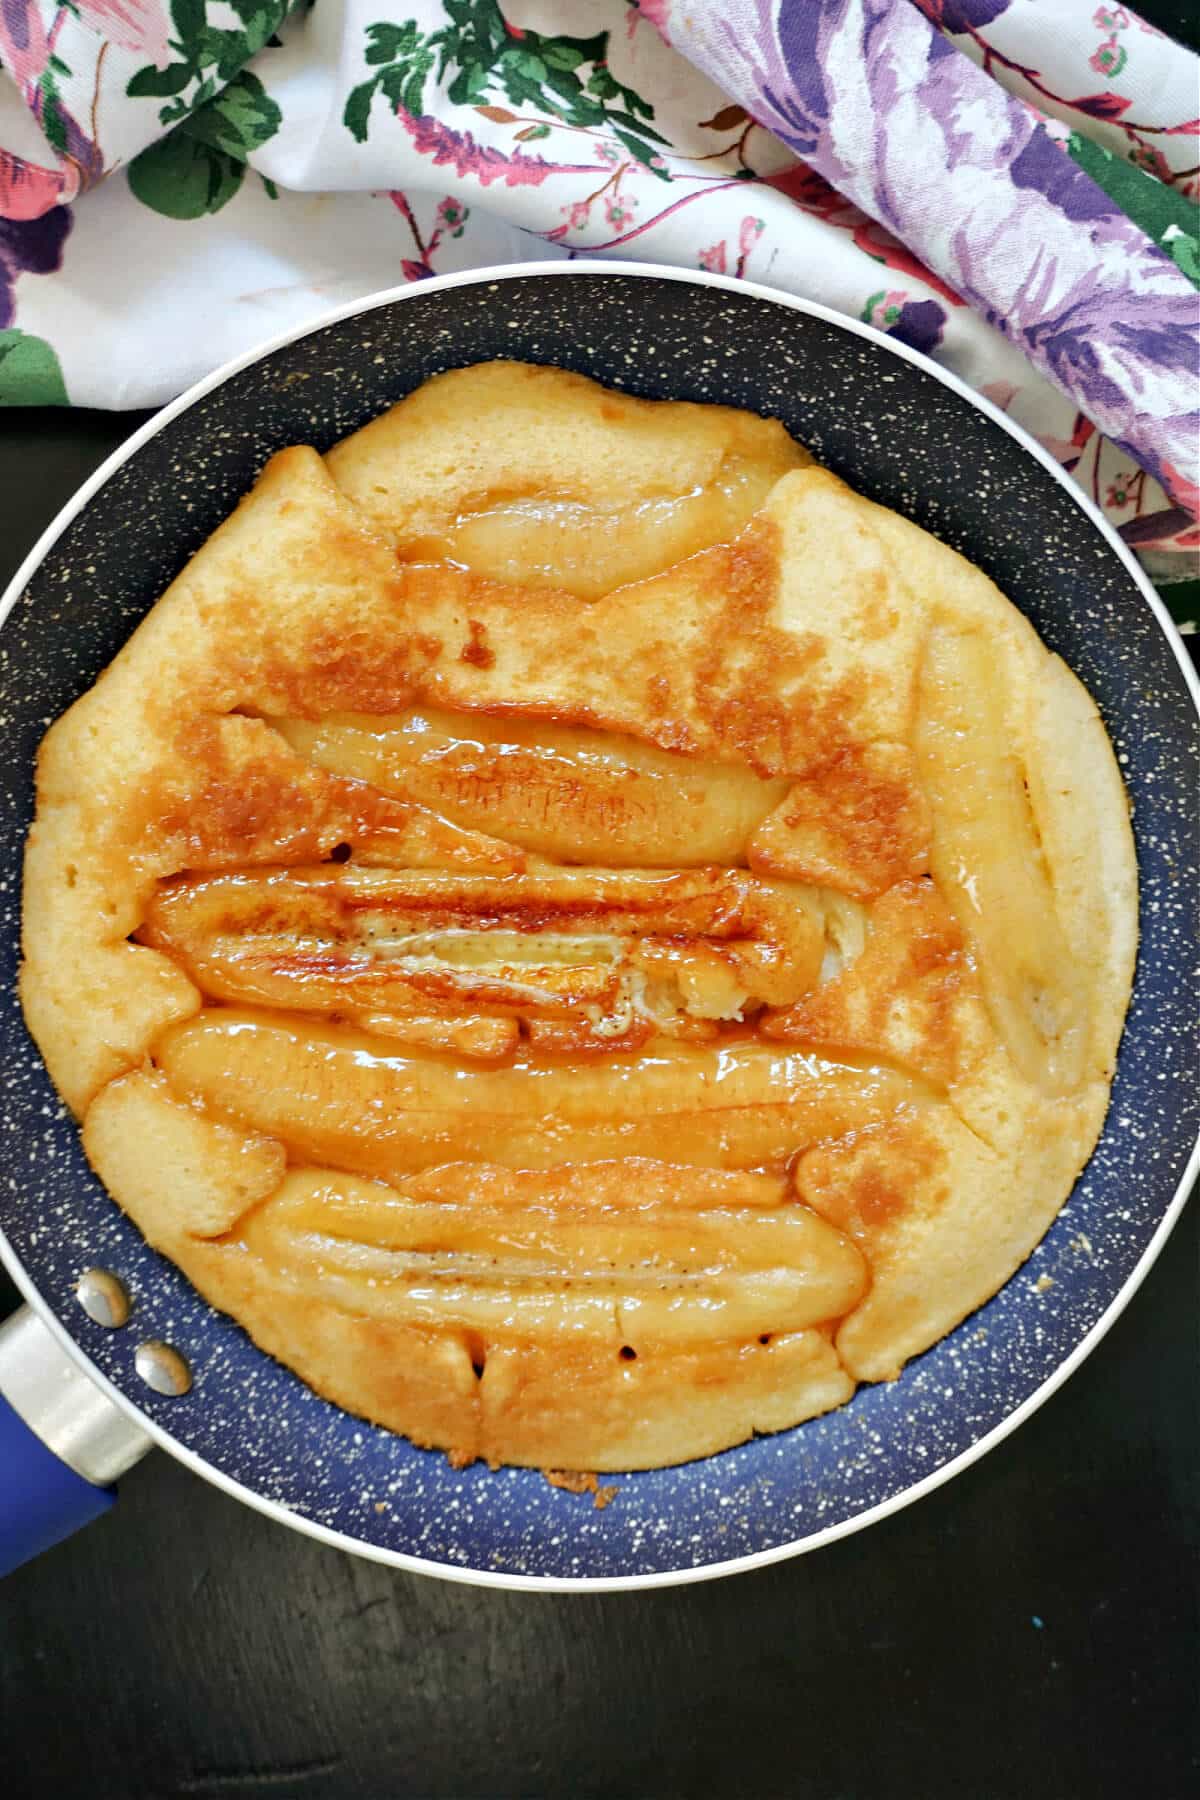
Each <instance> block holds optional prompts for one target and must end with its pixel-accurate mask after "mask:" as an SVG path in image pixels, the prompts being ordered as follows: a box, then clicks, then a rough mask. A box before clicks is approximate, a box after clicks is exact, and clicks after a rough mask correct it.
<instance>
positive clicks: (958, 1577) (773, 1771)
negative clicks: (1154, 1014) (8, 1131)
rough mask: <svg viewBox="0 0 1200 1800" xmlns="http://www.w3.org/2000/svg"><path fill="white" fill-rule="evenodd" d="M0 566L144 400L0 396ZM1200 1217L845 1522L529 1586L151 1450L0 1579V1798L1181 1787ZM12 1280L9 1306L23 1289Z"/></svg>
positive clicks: (1189, 1719)
mask: <svg viewBox="0 0 1200 1800" xmlns="http://www.w3.org/2000/svg"><path fill="white" fill-rule="evenodd" d="M0 421H2V422H0V586H2V585H3V583H4V582H5V581H7V579H8V577H9V575H10V574H11V573H12V571H13V569H15V567H16V565H17V563H18V562H19V560H20V559H21V557H22V556H23V555H24V553H25V551H26V549H27V548H28V547H29V546H30V544H32V542H33V540H34V538H35V536H36V535H37V534H38V532H39V531H40V530H41V529H42V527H43V525H45V524H46V523H48V522H49V520H50V519H51V518H52V517H53V515H54V513H55V512H56V511H57V510H58V508H59V507H60V506H61V505H62V504H63V502H65V501H66V500H67V499H68V498H69V497H70V495H71V493H72V492H73V491H74V490H75V488H76V487H77V486H78V485H79V483H80V482H81V481H82V480H83V479H84V477H85V476H86V475H87V474H88V473H89V472H90V471H91V469H92V468H93V467H94V466H95V465H96V464H97V463H98V462H99V461H100V460H101V458H102V456H103V455H105V454H106V453H107V452H108V450H110V449H111V448H113V447H115V446H116V444H117V443H119V442H120V441H121V439H122V438H123V436H124V435H125V434H126V433H127V432H128V431H129V430H131V429H132V428H133V427H134V425H136V424H137V423H140V415H139V416H133V415H124V416H122V417H111V416H109V417H105V416H104V415H99V414H85V413H74V414H66V413H59V414H55V413H40V414H11V413H10V414H7V415H0ZM1198 1244H1200V1212H1198V1211H1197V1209H1196V1208H1195V1207H1194V1206H1193V1207H1192V1208H1191V1209H1189V1211H1188V1212H1187V1213H1186V1214H1185V1216H1184V1219H1183V1221H1182V1223H1181V1224H1180V1226H1179V1227H1178V1228H1177V1230H1176V1232H1175V1234H1174V1236H1173V1238H1172V1240H1171V1242H1170V1243H1169V1244H1168V1246H1167V1248H1166V1250H1165V1252H1164V1254H1163V1256H1162V1258H1161V1259H1160V1261H1159V1262H1158V1264H1157V1265H1156V1267H1155V1268H1154V1269H1153V1270H1152V1271H1151V1274H1150V1276H1149V1278H1148V1280H1147V1282H1146V1284H1145V1286H1144V1287H1143V1288H1142V1290H1141V1291H1140V1293H1139V1294H1138V1295H1137V1296H1136V1298H1135V1299H1134V1301H1133V1303H1132V1304H1131V1306H1130V1308H1129V1310H1128V1312H1127V1313H1126V1314H1125V1315H1124V1316H1123V1317H1122V1318H1121V1319H1120V1320H1119V1321H1118V1323H1117V1325H1116V1326H1115V1328H1114V1329H1113V1331H1112V1332H1111V1334H1110V1335H1109V1337H1108V1338H1107V1339H1106V1340H1105V1342H1104V1343H1103V1344H1102V1345H1101V1346H1100V1348H1099V1349H1098V1350H1097V1352H1096V1353H1095V1355H1094V1356H1093V1357H1092V1359H1091V1360H1090V1361H1089V1362H1088V1363H1087V1364H1086V1365H1085V1367H1084V1368H1083V1369H1082V1370H1081V1371H1080V1372H1079V1373H1078V1374H1077V1375H1075V1376H1074V1377H1073V1379H1072V1380H1071V1381H1070V1382H1069V1383H1068V1384H1067V1386H1066V1388H1065V1389H1063V1390H1062V1391H1060V1392H1059V1393H1058V1394H1057V1395H1056V1396H1055V1397H1054V1398H1053V1399H1052V1400H1051V1401H1050V1402H1049V1403H1048V1404H1047V1405H1046V1406H1045V1407H1043V1408H1042V1410H1041V1411H1040V1412H1039V1413H1037V1414H1036V1416H1035V1417H1034V1418H1033V1419H1032V1420H1031V1421H1030V1422H1029V1423H1028V1424H1026V1425H1025V1426H1024V1427H1023V1428H1022V1429H1021V1430H1020V1431H1019V1432H1018V1433H1017V1434H1016V1435H1015V1436H1014V1437H1013V1438H1011V1439H1010V1440H1009V1441H1008V1442H1006V1443H1004V1444H1003V1445H1001V1446H1000V1447H999V1448H998V1449H997V1450H995V1451H994V1452H993V1453H992V1454H991V1455H990V1456H988V1457H987V1458H986V1459H985V1460H984V1461H983V1462H982V1463H980V1464H978V1465H976V1466H975V1467H973V1468H971V1469H969V1470H968V1471H967V1472H966V1473H965V1474H963V1475H962V1476H960V1477H959V1478H958V1479H957V1480H956V1481H954V1482H952V1483H951V1484H950V1485H949V1486H948V1487H946V1488H943V1489H941V1490H940V1491H938V1492H937V1493H935V1494H933V1495H931V1496H930V1497H929V1498H927V1499H925V1500H924V1501H922V1502H920V1503H919V1504H918V1505H916V1506H914V1507H912V1508H910V1509H909V1510H907V1511H905V1512H903V1513H901V1514H899V1515H898V1516H895V1517H892V1518H890V1519H887V1520H885V1521H884V1522H883V1523H882V1524H880V1525H877V1526H875V1527H873V1528H872V1529H871V1530H869V1531H868V1532H866V1533H863V1534H861V1535H859V1536H856V1537H853V1538H850V1539H848V1540H846V1541H844V1542H842V1543H839V1544H836V1545H834V1546H832V1547H831V1548H829V1549H826V1550H822V1551H819V1552H817V1553H815V1554H813V1555H810V1556H806V1557H803V1558H800V1559H798V1560H796V1561H793V1562H789V1563H783V1564H780V1565H777V1566H775V1567H772V1568H769V1569H765V1570H763V1571H761V1572H758V1573H754V1574H749V1575H742V1576H738V1577H734V1578H732V1579H729V1580H726V1581H723V1582H717V1583H711V1584H706V1585H701V1586H696V1587H688V1588H678V1589H672V1590H665V1591H662V1592H652V1593H642V1594H631V1595H624V1594H613V1595H594V1596H591V1595H573V1594H568V1595H539V1594H508V1593H496V1592H490V1591H487V1590H481V1589H473V1588H466V1587H457V1586H452V1585H449V1584H446V1583H443V1582H439V1581H434V1580H432V1579H429V1578H427V1577H421V1576H411V1575H405V1574H401V1573H397V1572H393V1571H391V1570H388V1569H384V1568H380V1567H377V1566H375V1565H373V1564H368V1563H364V1562H360V1561H357V1560H356V1559H354V1558H351V1557H349V1556H346V1555H343V1554H341V1553H340V1552H337V1551H334V1550H330V1549H326V1548H324V1547H322V1546H319V1545H317V1544H315V1543H312V1542H310V1541H309V1540H307V1539H305V1538H301V1537H299V1536H297V1535H296V1534H294V1533H291V1532H288V1531H286V1530H284V1529H283V1528H282V1527H280V1526H278V1525H275V1524H272V1523H270V1522H268V1521H267V1520H265V1519H263V1518H261V1517H259V1516H258V1515H257V1514H254V1513H252V1512H250V1511H248V1510H247V1509H245V1508H243V1507H241V1506H239V1505H237V1504H236V1503H235V1502H234V1501H232V1500H230V1499H228V1498H227V1497H225V1496H224V1495H223V1494H221V1493H219V1492H217V1491H216V1490H215V1489H212V1488H209V1487H207V1486H206V1485H205V1484H204V1483H202V1482H200V1481H199V1480H197V1479H196V1478H194V1477H193V1476H191V1475H189V1474H188V1473H187V1472H186V1471H185V1470H183V1469H182V1468H181V1467H179V1466H177V1465H175V1464H173V1463H172V1462H171V1461H170V1460H169V1459H168V1458H167V1457H165V1456H163V1455H161V1454H155V1455H152V1456H151V1457H150V1458H148V1459H147V1461H146V1462H145V1463H143V1464H142V1465H140V1466H139V1467H138V1468H137V1469H135V1470H134V1471H133V1472H132V1473H131V1474H130V1475H129V1476H128V1477H127V1478H126V1479H125V1481H124V1482H123V1484H122V1495H121V1500H120V1503H119V1504H118V1506H117V1507H116V1509H115V1510H114V1512H113V1513H112V1514H110V1515H109V1517H108V1518H106V1519H105V1520H103V1521H102V1522H101V1523H100V1524H98V1525H96V1526H94V1527H92V1528H91V1529H90V1530H89V1531H88V1532H87V1533H85V1534H84V1535H83V1536H81V1537H80V1538H77V1539H76V1540H74V1541H73V1542H71V1543H68V1544H65V1545H63V1546H60V1547H59V1548H58V1549H57V1550H54V1551H52V1552H51V1553H50V1554H49V1555H47V1556H45V1557H43V1558H42V1559H41V1560H40V1561H39V1562H37V1563H35V1564H33V1565H31V1566H30V1567H28V1568H26V1569H24V1570H22V1571H20V1572H19V1573H17V1574H16V1575H14V1576H12V1577H10V1578H9V1579H8V1580H7V1581H6V1582H5V1583H4V1585H3V1588H2V1589H0V1792H2V1793H3V1794H4V1795H5V1797H6V1800H25V1797H26V1796H30V1797H32V1796H38V1797H39V1800H41V1796H53V1797H54V1800H59V1797H62V1800H73V1796H75V1795H80V1796H83V1795H86V1796H88V1800H174V1797H175V1796H180V1797H185V1796H196V1795H199V1796H212V1797H213V1800H227V1797H229V1796H234V1797H237V1796H258V1795H271V1796H284V1797H285V1800H293V1797H294V1800H389V1797H390V1796H393V1795H396V1796H408V1795H413V1796H425V1795H429V1796H443V1795H445V1796H459V1795H463V1796H466V1795H501V1796H509V1795H538V1794H548V1795H558V1794H570V1795H592V1794H596V1795H609V1794H619V1795H623V1794H637V1795H643V1794H644V1795H654V1796H671V1795H686V1796H693V1795H708V1794H731V1795H741V1794H747V1795H755V1796H760V1795H781V1796H782V1795H787V1796H797V1797H804V1800H807V1797H808V1796H812V1797H813V1800H889V1797H890V1796H901V1797H903V1800H909V1797H910V1796H911V1797H913V1800H937V1797H938V1796H941V1795H946V1796H950V1795H953V1796H956V1800H961V1797H969V1800H974V1797H976V1796H980V1797H986V1800H1007V1797H1008V1796H1013V1797H1014V1800H1015V1797H1016V1796H1026V1795H1035V1796H1042V1795H1045V1796H1053V1797H1055V1800H1057V1797H1060V1796H1061V1797H1064V1800H1075V1797H1076V1796H1078V1797H1079V1800H1084V1797H1087V1800H1092V1797H1093V1796H1097V1797H1101V1800H1103V1797H1106V1796H1109V1795H1111V1796H1114V1800H1115V1797H1116V1796H1120V1797H1121V1800H1126V1796H1127V1795H1128V1794H1129V1793H1130V1792H1131V1791H1132V1792H1133V1793H1135V1794H1138V1795H1143V1794H1145V1795H1147V1796H1153V1800H1172V1797H1174V1796H1183V1795H1185V1794H1189V1793H1192V1792H1194V1791H1196V1782H1197V1777H1198V1772H1200V1729H1198V1718H1200V1709H1198V1706H1197V1699H1198V1695H1197V1666H1198V1657H1197V1651H1198V1649H1200V1618H1198V1613H1200V1608H1198V1604H1197V1599H1198V1596H1197V1583H1196V1566H1197V1565H1196V1554H1197V1549H1198V1548H1200V1458H1198V1456H1197V1446H1198V1443H1200V1395H1198V1390H1197V1383H1196V1367H1197V1349H1198V1348H1200V1324H1198V1309H1197V1306H1196V1297H1197V1280H1196V1270H1197V1249H1198ZM15 1298H16V1296H15V1294H14V1293H13V1292H12V1290H11V1289H9V1288H8V1287H7V1284H5V1283H3V1280H2V1278H0V1313H3V1312H4V1311H6V1310H7V1307H8V1305H9V1304H11V1303H13V1302H15Z"/></svg>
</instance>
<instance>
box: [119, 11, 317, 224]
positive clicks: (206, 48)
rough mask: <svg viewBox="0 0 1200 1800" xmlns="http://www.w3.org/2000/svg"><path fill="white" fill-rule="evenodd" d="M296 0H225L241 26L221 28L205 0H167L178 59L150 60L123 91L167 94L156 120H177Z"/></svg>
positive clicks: (203, 100) (210, 92)
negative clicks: (163, 64)
mask: <svg viewBox="0 0 1200 1800" xmlns="http://www.w3.org/2000/svg"><path fill="white" fill-rule="evenodd" d="M294 4H295V0H227V5H226V11H227V12H232V13H234V14H235V15H236V17H237V18H238V19H239V20H240V21H241V28H240V30H222V29H220V28H219V27H216V26H212V25H209V23H208V19H207V7H206V6H205V0H171V22H172V24H173V25H174V28H175V36H174V37H173V38H172V40H171V48H172V50H175V51H178V52H180V53H181V60H180V61H178V62H172V63H168V64H167V66H166V67H165V68H162V69H159V68H156V67H155V66H154V64H153V63H148V64H147V65H146V67H145V68H142V69H139V70H138V71H137V73H136V74H135V75H132V76H131V77H130V79H129V82H128V84H127V86H126V89H125V92H126V93H127V94H128V95H129V96H130V97H131V98H133V99H146V98H162V99H164V100H166V101H167V105H166V106H164V107H162V108H161V110H160V112H159V115H158V117H159V122H160V123H161V124H163V125H174V124H176V123H177V122H178V121H179V120H180V119H182V118H185V117H186V116H187V114H188V113H189V112H193V111H195V110H196V109H197V108H199V107H202V106H204V105H206V104H207V103H208V101H210V100H211V99H212V98H213V96H214V94H216V92H217V90H218V88H220V87H223V86H224V85H225V83H226V82H230V81H232V80H233V78H234V76H235V75H237V73H238V71H239V70H240V69H242V68H244V66H245V65H246V63H248V62H249V60H250V58H251V57H252V56H256V55H257V54H258V52H259V51H260V50H261V49H262V48H263V45H264V44H266V43H268V42H269V40H270V39H271V38H272V37H273V36H274V34H275V32H276V30H277V29H278V27H279V26H280V25H281V24H282V23H283V21H284V19H286V18H287V15H288V13H289V12H290V11H291V10H292V7H293V5H294ZM189 90H190V91H189ZM178 216H180V217H192V216H193V215H191V214H180V215H178Z"/></svg>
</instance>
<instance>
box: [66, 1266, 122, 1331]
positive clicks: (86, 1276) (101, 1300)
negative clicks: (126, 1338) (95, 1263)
mask: <svg viewBox="0 0 1200 1800" xmlns="http://www.w3.org/2000/svg"><path fill="white" fill-rule="evenodd" d="M75 1298H76V1299H77V1300H78V1302H79V1304H80V1306H82V1308H83V1310H84V1312H85V1313H86V1314H87V1316H88V1318H89V1319H91V1320H93V1321H94V1323H95V1324H97V1325H107V1326H110V1327H112V1328H114V1329H115V1327H116V1326H118V1325H124V1324H125V1322H126V1320H127V1319H128V1317H129V1314H130V1310H131V1308H130V1302H129V1295H128V1293H127V1292H126V1289H125V1285H124V1283H123V1282H121V1281H119V1280H118V1279H117V1277H116V1276H115V1275H114V1274H113V1273H112V1272H111V1270H109V1269H85V1270H84V1271H83V1274H82V1275H81V1276H80V1277H79V1280H78V1281H77V1282H76V1283H75Z"/></svg>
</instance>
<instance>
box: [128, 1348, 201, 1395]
mask: <svg viewBox="0 0 1200 1800" xmlns="http://www.w3.org/2000/svg"><path fill="white" fill-rule="evenodd" d="M133 1366H134V1368H135V1369H136V1370H137V1372H138V1374H139V1375H140V1376H141V1378H142V1380H143V1381H144V1382H145V1383H146V1386H147V1387H152V1388H153V1389H154V1391H155V1393H156V1394H186V1393H187V1391H188V1389H189V1388H190V1387H191V1385H192V1371H191V1370H190V1369H189V1368H188V1366H187V1363H186V1362H185V1361H184V1359H183V1357H182V1356H180V1354H179V1352H178V1350H173V1349H172V1348H171V1346H170V1344H164V1343H162V1342H160V1340H159V1339H158V1338H149V1339H148V1340H147V1341H146V1343H144V1344H139V1345H138V1347H137V1351H136V1354H135V1355H134V1359H133Z"/></svg>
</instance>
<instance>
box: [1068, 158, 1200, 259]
mask: <svg viewBox="0 0 1200 1800" xmlns="http://www.w3.org/2000/svg"><path fill="white" fill-rule="evenodd" d="M1067 149H1068V151H1069V152H1070V155H1071V159H1072V161H1073V162H1077V163H1078V164H1079V166H1080V168H1081V169H1084V170H1086V172H1087V173H1088V174H1089V175H1090V176H1091V178H1092V180H1093V181H1094V182H1095V183H1096V186H1097V187H1101V188H1103V189H1104V191H1105V193H1106V194H1107V195H1108V196H1109V198H1110V199H1111V200H1115V201H1116V203H1117V205H1118V206H1119V207H1120V208H1121V211H1122V212H1123V213H1124V214H1125V215H1126V217H1127V218H1130V219H1132V220H1133V221H1134V223H1135V224H1136V225H1140V226H1141V228H1142V230H1143V231H1144V232H1145V233H1146V236H1147V237H1148V238H1151V239H1152V240H1153V241H1154V243H1156V244H1161V245H1162V247H1163V249H1164V250H1165V251H1166V252H1167V253H1168V255H1170V256H1172V257H1174V259H1175V261H1176V262H1177V263H1178V265H1179V267H1180V268H1181V269H1182V270H1183V272H1184V274H1185V275H1186V276H1187V278H1188V280H1189V281H1192V282H1194V283H1195V284H1196V286H1197V287H1200V208H1197V205H1196V202H1195V201H1194V200H1192V199H1190V198H1189V197H1188V195H1187V194H1181V193H1179V192H1178V191H1177V190H1176V189H1175V188H1173V187H1168V186H1167V184H1166V182H1165V181H1160V180H1159V179H1158V177H1157V176H1155V175H1152V174H1151V173H1150V172H1149V170H1148V169H1143V168H1139V167H1138V165H1137V164H1136V163H1132V162H1124V161H1122V159H1121V158H1120V157H1119V156H1116V155H1114V153H1113V152H1112V151H1111V150H1106V149H1105V148H1104V146H1103V145H1102V144H1095V143H1093V142H1092V140H1091V139H1090V138H1086V137H1081V136H1080V134H1079V132H1077V131H1073V132H1072V133H1071V135H1070V137H1069V138H1068V139H1067Z"/></svg>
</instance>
